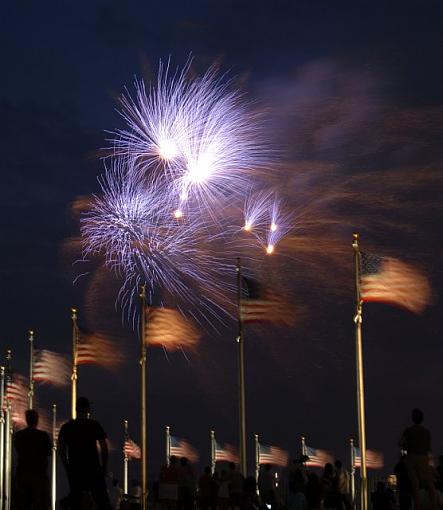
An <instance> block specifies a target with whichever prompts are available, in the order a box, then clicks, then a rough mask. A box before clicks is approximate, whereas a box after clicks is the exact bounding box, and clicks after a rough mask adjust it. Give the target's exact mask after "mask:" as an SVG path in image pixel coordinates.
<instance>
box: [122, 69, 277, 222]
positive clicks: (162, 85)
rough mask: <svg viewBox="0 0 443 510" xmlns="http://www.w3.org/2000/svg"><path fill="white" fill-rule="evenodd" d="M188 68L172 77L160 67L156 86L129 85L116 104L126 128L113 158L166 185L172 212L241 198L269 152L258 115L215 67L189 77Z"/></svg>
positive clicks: (170, 73)
mask: <svg viewBox="0 0 443 510" xmlns="http://www.w3.org/2000/svg"><path fill="white" fill-rule="evenodd" d="M189 67H190V62H189V63H188V64H187V65H186V66H185V67H184V69H183V70H181V71H178V70H176V71H175V72H172V71H171V70H170V67H169V63H168V64H167V65H166V66H163V65H160V69H159V75H158V80H157V83H156V86H150V87H149V88H147V87H146V85H145V84H144V83H143V82H140V81H139V82H136V83H135V97H132V96H131V95H130V94H129V93H127V94H126V95H124V96H123V97H122V98H121V107H122V109H121V112H120V113H121V115H122V116H123V118H124V119H125V120H126V122H127V124H128V127H127V129H124V130H119V131H117V132H116V133H115V134H114V138H113V140H112V142H113V149H114V154H116V155H118V156H121V157H123V158H124V159H125V160H131V161H132V162H133V163H132V164H133V167H134V169H135V170H136V171H138V172H141V173H142V174H143V175H146V174H149V176H150V178H151V179H159V180H161V181H162V182H167V184H168V190H169V194H170V197H171V199H173V200H175V204H176V207H175V209H176V210H178V211H181V212H182V213H183V209H184V208H185V207H186V205H185V204H187V202H188V201H190V200H191V201H192V204H193V206H194V207H195V206H197V207H199V208H200V209H203V208H206V209H211V210H214V205H216V203H217V201H219V200H223V199H225V198H226V196H232V195H242V194H243V193H244V191H245V189H246V188H247V186H248V185H249V183H250V181H251V179H252V178H253V172H254V171H255V170H256V169H257V168H258V167H260V166H265V165H266V164H267V162H268V160H269V151H268V150H267V149H266V143H265V140H264V137H263V134H262V132H261V129H260V126H261V123H260V122H259V116H258V114H256V113H254V112H253V111H252V109H251V105H248V104H246V103H245V102H244V101H243V98H242V94H241V93H240V92H238V91H237V90H235V89H233V87H232V81H230V80H226V79H225V78H224V76H221V77H218V75H217V72H216V69H215V68H214V67H213V68H211V69H209V70H208V71H207V72H206V73H204V74H203V75H202V76H200V77H197V78H194V79H192V80H191V79H190V78H189V77H188V74H189Z"/></svg>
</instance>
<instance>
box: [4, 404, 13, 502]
mask: <svg viewBox="0 0 443 510" xmlns="http://www.w3.org/2000/svg"><path fill="white" fill-rule="evenodd" d="M5 436H6V439H5V510H10V509H11V481H12V473H11V470H12V444H11V403H10V402H9V399H7V402H6V423H5Z"/></svg>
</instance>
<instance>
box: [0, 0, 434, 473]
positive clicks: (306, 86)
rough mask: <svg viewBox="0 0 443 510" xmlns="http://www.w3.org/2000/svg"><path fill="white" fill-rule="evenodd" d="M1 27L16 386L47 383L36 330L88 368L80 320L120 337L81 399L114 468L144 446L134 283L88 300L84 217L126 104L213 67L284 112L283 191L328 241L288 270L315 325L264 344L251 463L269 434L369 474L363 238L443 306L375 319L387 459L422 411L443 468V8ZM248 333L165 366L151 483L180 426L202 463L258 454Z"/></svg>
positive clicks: (259, 346) (372, 343) (214, 10)
mask: <svg viewBox="0 0 443 510" xmlns="http://www.w3.org/2000/svg"><path fill="white" fill-rule="evenodd" d="M0 23H1V30H0V38H1V44H0V47H1V50H0V51H1V66H2V77H1V81H0V90H1V95H0V112H1V124H0V130H1V136H0V144H1V155H2V158H1V172H2V191H3V199H2V201H1V202H0V208H1V215H0V217H1V218H2V226H1V229H0V240H1V265H0V271H1V273H0V278H1V280H0V288H1V294H0V296H1V316H2V329H1V334H0V345H1V351H2V352H5V351H6V349H7V348H8V347H11V348H12V349H13V355H14V361H13V366H14V369H15V370H16V371H17V372H21V373H26V370H27V352H28V351H27V348H28V342H27V330H28V329H29V328H33V329H34V330H35V331H36V342H37V344H38V345H39V346H41V347H43V348H47V349H51V350H55V351H59V352H64V353H69V352H70V348H71V329H70V328H71V325H70V308H71V306H74V305H75V306H77V307H78V308H79V323H80V324H81V325H84V326H85V327H89V328H91V329H94V328H105V329H108V330H112V331H113V333H114V335H115V336H116V337H118V339H117V341H118V343H117V345H118V348H119V349H121V350H122V352H124V353H125V355H126V357H127V361H126V363H125V364H124V365H123V367H121V368H120V369H119V371H117V372H113V373H111V372H107V371H106V370H104V369H102V368H98V367H80V368H79V393H80V394H82V395H85V396H88V397H89V398H90V399H91V400H92V401H93V402H94V403H95V404H94V417H96V418H97V419H98V420H100V421H101V422H102V423H103V425H104V427H105V429H106V430H107V431H108V434H109V437H110V440H111V444H112V445H113V446H114V451H113V457H112V466H111V468H112V470H113V471H116V472H118V473H120V472H121V471H120V470H121V465H120V464H119V462H120V446H121V441H122V428H121V423H122V420H123V419H125V418H128V419H129V423H130V431H131V432H132V435H133V437H134V439H135V440H136V441H138V394H139V390H138V362H137V348H138V344H137V339H136V334H135V333H134V331H133V330H132V329H131V326H130V325H129V324H127V323H125V322H124V320H123V319H122V317H121V313H120V311H119V310H118V309H116V307H115V291H116V289H117V288H118V286H116V284H115V283H114V282H112V281H106V282H101V283H100V284H98V285H96V286H95V287H94V291H92V290H91V281H90V279H89V280H88V278H84V279H81V280H80V282H79V283H78V284H75V285H73V280H74V278H75V276H76V275H77V274H78V272H79V270H78V268H77V266H76V265H73V262H75V260H76V258H78V254H77V255H75V254H73V253H72V249H71V243H70V241H69V240H70V239H71V238H75V237H76V236H78V233H79V214H78V211H77V210H76V207H75V204H78V203H79V198H80V197H85V196H89V195H90V194H91V193H94V192H98V190H99V186H98V183H97V176H98V175H99V174H100V172H101V171H102V163H101V161H100V149H101V148H103V147H105V146H107V144H108V142H106V139H107V138H108V135H107V133H106V131H107V130H113V129H117V128H122V127H123V120H122V119H121V117H120V116H119V115H118V113H117V112H116V110H115V108H116V106H117V98H118V96H119V95H120V94H121V93H122V91H123V90H124V87H128V88H131V87H132V84H133V80H134V77H136V76H137V77H143V78H145V79H146V80H147V81H149V79H152V78H154V77H155V72H156V69H157V66H158V62H159V60H160V59H167V58H168V57H171V59H172V61H173V63H174V65H178V66H182V65H183V64H184V63H185V62H186V60H187V59H188V57H189V55H190V54H192V55H193V56H194V62H193V67H194V68H195V69H196V70H197V71H202V70H203V71H204V70H205V69H206V68H207V67H208V66H209V65H211V64H212V63H213V62H217V63H218V65H219V66H220V68H221V70H222V71H226V72H228V73H229V74H230V75H231V76H237V77H238V80H239V81H240V82H241V83H242V87H243V88H244V89H245V91H246V92H247V97H248V98H249V99H251V100H253V101H254V102H256V104H257V105H259V107H260V108H262V109H263V111H265V112H266V115H267V118H268V130H269V133H270V134H269V136H270V139H272V140H271V141H272V143H275V144H276V146H278V152H279V155H280V156H279V157H280V161H279V168H280V169H279V171H278V172H277V173H276V177H278V178H282V179H283V178H284V179H285V183H286V192H287V193H288V194H289V195H291V196H292V198H293V200H294V202H295V203H296V204H297V207H299V208H300V209H299V210H302V211H303V212H304V213H305V215H307V216H309V215H310V214H311V215H316V217H318V223H319V224H318V225H315V229H316V230H315V236H313V237H312V238H311V237H310V232H309V230H308V227H307V231H302V233H301V234H300V235H301V239H302V241H301V247H300V249H299V250H297V246H296V243H293V244H290V243H289V245H288V246H287V248H286V250H285V253H281V254H278V253H277V254H276V256H275V258H273V262H272V263H273V264H275V271H276V273H278V279H276V282H278V281H281V280H285V279H286V280H287V281H289V282H290V286H291V291H292V295H293V296H294V303H295V306H296V307H298V309H299V310H300V313H299V317H298V319H297V321H296V325H295V326H294V328H291V329H278V328H275V327H273V326H263V327H254V328H250V329H249V328H248V329H247V331H246V335H245V341H246V360H247V377H246V378H247V427H248V435H249V438H250V444H249V463H250V464H251V466H252V460H253V450H252V437H253V434H254V433H259V434H260V436H261V437H262V440H263V442H264V443H267V444H273V445H277V446H280V447H282V448H284V449H287V450H288V451H290V453H291V455H296V454H298V453H299V440H300V435H301V434H304V435H306V437H307V443H308V444H309V445H310V446H314V447H319V448H325V449H329V450H332V451H333V452H334V453H335V454H336V456H337V457H339V458H342V459H345V461H347V459H348V450H347V441H348V439H349V438H350V437H356V436H357V416H356V398H355V368H354V359H355V358H354V356H355V355H354V336H353V334H354V329H353V322H352V317H353V307H354V293H353V281H354V280H353V278H354V275H353V265H352V255H353V254H352V248H351V234H352V232H353V231H354V230H359V231H360V232H361V235H362V245H364V246H367V247H369V248H370V249H371V250H372V251H375V252H376V253H379V254H380V255H384V254H386V255H395V256H398V257H399V258H402V259H403V260H405V261H408V262H411V263H413V264H415V265H417V266H418V267H420V268H421V269H422V270H423V271H424V272H425V273H426V274H427V275H428V276H429V279H430V282H431V285H432V288H433V303H432V305H431V306H430V307H429V308H428V309H427V311H426V312H425V313H424V314H423V315H420V316H416V315H413V314H410V313H408V312H405V311H403V310H400V309H397V308H393V307H390V306H387V305H382V304H369V305H367V306H365V309H364V326H363V338H364V346H365V369H366V384H367V426H368V438H367V442H368V447H369V448H372V449H376V450H381V451H383V452H384V453H385V458H386V471H390V469H391V467H392V465H393V463H394V461H395V459H396V456H397V453H398V451H397V441H398V437H399V435H400V432H401V430H402V428H403V427H404V426H405V425H406V424H407V423H408V421H409V414H410V410H411V408H412V407H415V406H418V407H421V408H422V409H423V410H424V412H425V421H426V423H427V424H428V426H429V427H430V428H431V431H432V432H433V436H434V442H433V445H434V448H433V449H434V452H435V453H436V454H443V435H442V430H443V414H442V412H441V402H442V397H443V389H442V388H443V386H442V384H441V378H442V370H441V362H442V361H441V360H442V359H443V344H442V341H441V340H442V328H441V320H440V319H441V316H442V312H443V306H442V301H441V290H442V289H443V274H442V272H441V268H440V263H441V260H442V256H443V243H442V241H441V237H440V230H441V227H440V225H441V222H442V220H443V214H442V212H443V207H442V205H441V203H440V198H441V192H442V190H443V186H442V184H443V179H442V163H443V136H442V135H443V121H442V118H443V116H442V114H443V65H442V64H443V62H442V57H441V50H442V48H443V30H442V29H443V6H442V4H441V2H440V1H434V2H433V1H426V0H425V1H421V2H419V1H417V2H412V1H408V2H405V1H403V2H396V1H393V2H327V1H324V2H320V1H298V0H294V1H289V0H273V1H267V2H266V1H262V0H256V1H252V0H236V1H233V0H232V1H228V0H220V1H217V2H211V1H197V0H196V1H193V2H189V1H181V2H179V1H170V2H156V3H153V2H136V1H127V2H121V1H116V0H107V1H102V2H99V1H94V0H91V1H89V2H84V3H81V2H80V3H79V2H68V1H62V0H60V1H57V2H55V1H48V2H25V3H21V2H9V4H8V5H6V4H5V5H3V7H2V15H1V20H0ZM338 190H339V191H338ZM314 199H315V203H316V204H317V206H316V207H312V203H313V202H314ZM327 219H330V220H331V221H330V223H328V221H326V220H327ZM303 236H305V238H303ZM303 239H304V240H303ZM301 248H303V249H301ZM291 250H292V251H291ZM288 253H289V255H290V256H287V255H288ZM226 278H227V280H230V281H231V280H232V281H234V279H235V275H234V274H232V275H226ZM277 285H278V283H276V286H277ZM235 327H236V325H235V322H234V321H232V322H228V323H227V325H226V327H225V328H224V329H221V330H220V332H219V333H216V332H208V333H206V335H205V337H204V339H203V342H202V345H201V348H200V349H199V350H197V352H195V353H190V354H189V355H188V356H187V357H185V356H183V355H182V354H170V355H168V356H166V355H165V353H164V352H163V351H162V350H161V349H152V350H150V353H149V369H148V373H149V376H148V377H149V431H148V437H149V439H148V440H149V453H150V459H149V469H150V470H151V473H152V472H156V471H158V469H159V466H160V464H161V462H162V461H163V455H164V426H165V425H170V426H171V428H172V433H173V434H174V435H177V436H179V437H184V438H186V439H187V440H188V441H189V442H191V443H192V444H194V445H195V446H196V447H197V449H198V450H199V451H200V455H201V466H200V467H203V465H204V464H206V463H208V462H209V453H210V451H209V430H210V429H211V428H214V429H215V430H216V433H217V437H218V438H219V439H220V440H221V441H227V442H229V443H233V444H237V443H238V441H237V394H236V383H237V379H236V344H235V342H234V339H235V334H236V331H235ZM37 392H38V393H37V394H38V399H39V402H40V407H41V408H46V409H48V411H49V409H50V405H51V403H52V402H57V404H58V406H59V409H60V413H61V415H62V416H64V417H67V416H68V413H69V405H70V400H69V393H68V391H65V392H63V391H60V390H54V389H51V388H46V387H39V388H38V389H37ZM135 474H136V473H135Z"/></svg>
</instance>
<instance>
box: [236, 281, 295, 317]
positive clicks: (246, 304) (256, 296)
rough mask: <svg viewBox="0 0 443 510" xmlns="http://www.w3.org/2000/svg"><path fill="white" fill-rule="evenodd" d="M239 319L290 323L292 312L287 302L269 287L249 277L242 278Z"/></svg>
mask: <svg viewBox="0 0 443 510" xmlns="http://www.w3.org/2000/svg"><path fill="white" fill-rule="evenodd" d="M242 287H243V288H242V298H241V300H240V320H241V321H242V322H243V323H251V322H280V323H283V324H287V325H291V324H292V323H293V319H294V314H293V312H292V311H291V309H290V307H289V306H288V304H287V302H286V301H285V300H284V299H283V298H282V297H281V296H280V295H277V294H276V293H275V292H273V291H272V290H270V289H264V288H262V286H261V285H260V284H259V283H258V282H257V281H256V280H253V279H251V278H245V277H243V278H242Z"/></svg>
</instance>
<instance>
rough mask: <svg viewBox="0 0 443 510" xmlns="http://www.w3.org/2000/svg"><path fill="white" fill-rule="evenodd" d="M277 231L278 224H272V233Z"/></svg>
mask: <svg viewBox="0 0 443 510" xmlns="http://www.w3.org/2000/svg"><path fill="white" fill-rule="evenodd" d="M276 230H277V224H276V223H274V222H272V223H271V232H275V231H276Z"/></svg>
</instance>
